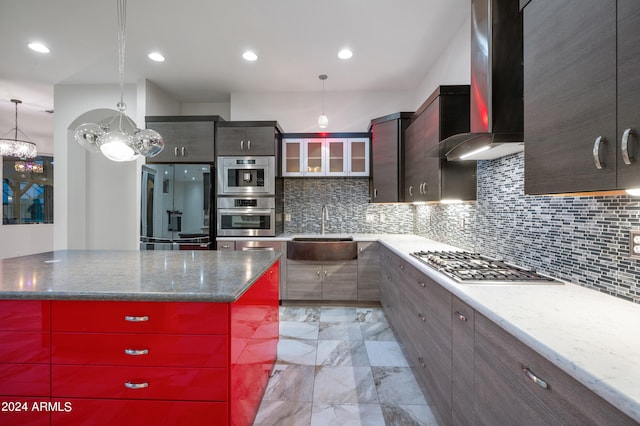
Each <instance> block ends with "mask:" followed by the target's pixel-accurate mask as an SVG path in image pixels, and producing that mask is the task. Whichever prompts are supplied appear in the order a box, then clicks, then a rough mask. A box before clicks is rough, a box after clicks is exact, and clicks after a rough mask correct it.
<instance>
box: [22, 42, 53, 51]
mask: <svg viewBox="0 0 640 426" xmlns="http://www.w3.org/2000/svg"><path fill="white" fill-rule="evenodd" d="M27 46H29V49H31V50H35V51H36V52H39V53H49V52H50V50H49V48H48V47H47V46H45V45H44V44H42V43H38V42H33V43H29V44H27Z"/></svg>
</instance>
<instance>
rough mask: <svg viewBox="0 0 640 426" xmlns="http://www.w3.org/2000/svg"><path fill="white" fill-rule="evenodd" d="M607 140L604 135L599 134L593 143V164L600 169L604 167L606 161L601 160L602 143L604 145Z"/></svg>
mask: <svg viewBox="0 0 640 426" xmlns="http://www.w3.org/2000/svg"><path fill="white" fill-rule="evenodd" d="M605 142H606V140H605V139H604V138H603V137H602V136H598V137H597V138H596V141H595V142H594V143H593V164H595V166H596V169H598V170H600V169H602V168H603V167H604V162H603V161H600V145H603V144H604V143H605Z"/></svg>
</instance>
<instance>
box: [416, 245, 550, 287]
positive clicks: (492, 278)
mask: <svg viewBox="0 0 640 426" xmlns="http://www.w3.org/2000/svg"><path fill="white" fill-rule="evenodd" d="M411 255H412V256H414V257H416V258H418V259H419V260H420V261H422V262H423V263H425V264H427V265H429V266H431V267H433V268H435V269H437V270H438V271H440V272H442V273H444V274H446V275H448V276H449V277H451V278H453V279H455V280H456V281H458V282H460V283H466V284H472V283H478V284H491V283H493V284H510V283H513V284H516V283H519V284H530V283H538V284H562V282H561V281H558V280H556V279H553V278H551V277H547V276H545V275H542V274H540V273H538V272H536V271H533V270H530V269H526V268H521V267H518V266H515V265H511V264H509V263H506V262H504V261H502V260H498V259H492V258H490V257H487V256H483V255H481V254H478V253H471V252H465V251H417V252H414V253H411Z"/></svg>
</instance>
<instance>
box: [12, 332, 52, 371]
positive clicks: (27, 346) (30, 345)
mask: <svg viewBox="0 0 640 426" xmlns="http://www.w3.org/2000/svg"><path fill="white" fill-rule="evenodd" d="M50 351H51V332H49V331H46V332H41V331H0V362H13V363H18V362H25V363H47V364H48V363H49V358H50Z"/></svg>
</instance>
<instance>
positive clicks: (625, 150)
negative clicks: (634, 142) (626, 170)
mask: <svg viewBox="0 0 640 426" xmlns="http://www.w3.org/2000/svg"><path fill="white" fill-rule="evenodd" d="M632 134H633V131H632V130H631V129H625V130H624V132H623V133H622V142H621V143H620V145H621V148H622V160H623V161H624V164H631V160H633V156H632V155H629V136H631V135H632Z"/></svg>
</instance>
